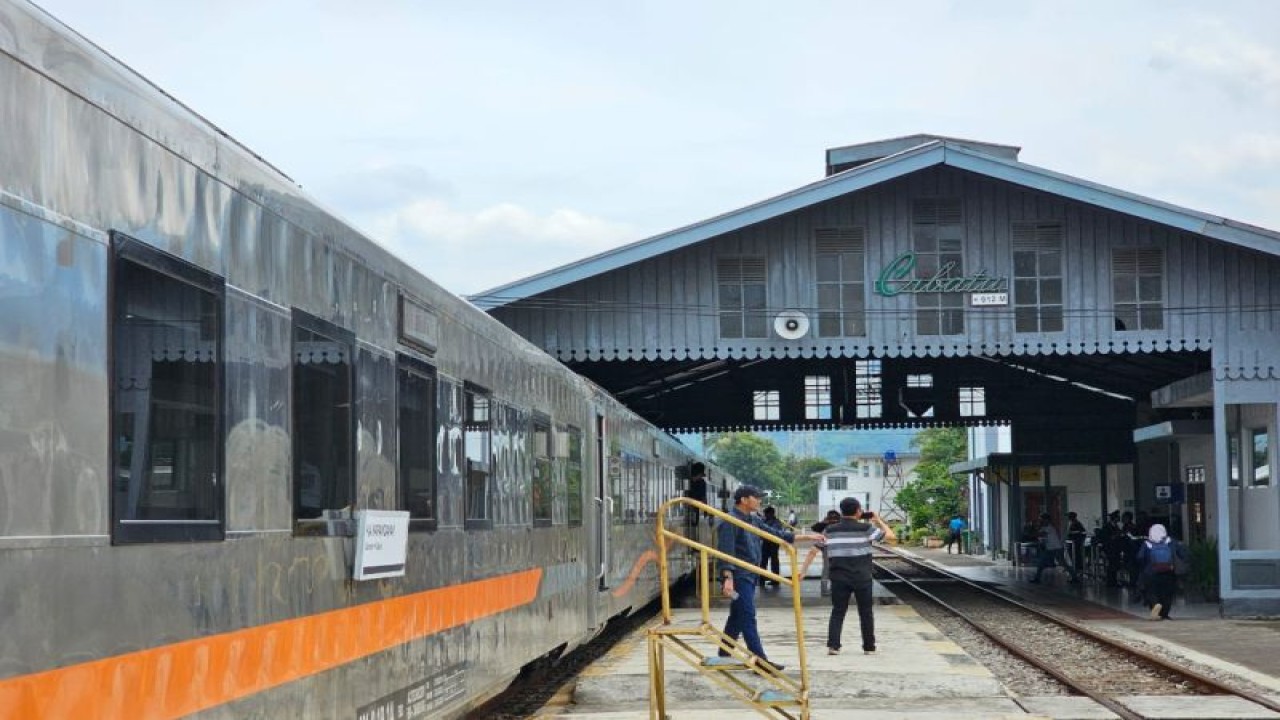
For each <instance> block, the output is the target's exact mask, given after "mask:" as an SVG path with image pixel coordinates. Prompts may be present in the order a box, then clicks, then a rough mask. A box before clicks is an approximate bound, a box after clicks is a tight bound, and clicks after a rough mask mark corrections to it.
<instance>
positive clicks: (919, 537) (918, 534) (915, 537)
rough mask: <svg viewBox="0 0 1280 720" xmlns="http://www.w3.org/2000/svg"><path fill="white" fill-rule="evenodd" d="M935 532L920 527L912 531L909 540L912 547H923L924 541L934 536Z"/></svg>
mask: <svg viewBox="0 0 1280 720" xmlns="http://www.w3.org/2000/svg"><path fill="white" fill-rule="evenodd" d="M933 534H934V533H933V531H932V530H930V529H929V528H927V527H918V528H915V529H914V530H912V531H911V537H909V538H908V540H909V541H910V543H911V544H912V545H923V544H924V539H925V538H927V537H932V536H933Z"/></svg>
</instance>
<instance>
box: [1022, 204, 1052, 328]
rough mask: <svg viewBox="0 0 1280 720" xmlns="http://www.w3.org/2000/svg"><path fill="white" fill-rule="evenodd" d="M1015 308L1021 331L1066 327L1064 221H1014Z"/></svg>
mask: <svg viewBox="0 0 1280 720" xmlns="http://www.w3.org/2000/svg"><path fill="white" fill-rule="evenodd" d="M1013 312H1014V328H1015V329H1016V330H1017V331H1018V332H1061V331H1062V223H1059V222H1028V223H1014V224H1013Z"/></svg>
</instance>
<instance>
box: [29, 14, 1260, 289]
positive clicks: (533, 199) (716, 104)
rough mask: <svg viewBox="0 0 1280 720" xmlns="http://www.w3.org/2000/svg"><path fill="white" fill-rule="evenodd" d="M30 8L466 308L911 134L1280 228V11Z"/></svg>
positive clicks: (764, 195) (808, 177) (802, 179)
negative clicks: (858, 147) (846, 148)
mask: <svg viewBox="0 0 1280 720" xmlns="http://www.w3.org/2000/svg"><path fill="white" fill-rule="evenodd" d="M38 4H39V5H40V6H41V7H43V8H44V9H46V10H47V11H49V12H50V13H51V14H52V15H54V16H55V17H57V18H58V19H60V20H62V21H63V22H65V23H66V24H68V25H69V26H71V27H72V28H73V29H75V30H77V31H78V32H80V33H81V34H83V35H84V36H86V37H87V38H89V39H90V40H91V41H93V42H94V43H96V44H97V45H99V46H101V47H102V48H103V49H105V50H106V51H107V52H109V53H111V54H112V55H114V56H116V57H117V58H119V59H120V60H121V61H123V62H124V63H126V64H127V65H129V66H130V67H132V68H133V69H134V70H136V71H138V72H139V73H141V74H142V75H144V76H145V77H147V78H148V79H150V80H151V81H152V82H154V83H156V84H157V85H158V86H160V87H161V88H163V89H164V90H166V91H167V92H169V93H170V94H171V95H173V96H174V97H176V98H178V99H179V100H181V101H182V102H183V103H185V104H186V105H188V106H189V107H191V108H192V109H193V110H195V111H196V112H197V113H199V114H201V115H202V116H203V117H205V118H207V119H208V120H209V121H210V122H212V123H214V124H215V125H217V126H219V127H220V128H221V129H222V130H224V131H225V132H227V133H228V134H230V135H231V136H232V137H235V138H236V139H237V140H239V141H240V142H242V143H243V144H244V145H246V146H247V147H248V148H250V149H251V150H253V151H254V152H256V153H257V154H259V155H261V156H262V157H263V158H265V159H266V160H267V161H269V162H271V163H272V164H273V165H275V166H276V167H278V168H280V169H281V170H282V171H283V172H285V173H286V174H287V175H289V176H290V177H291V178H292V179H293V180H294V181H295V182H297V183H298V184H299V185H301V186H302V188H303V189H304V190H305V191H306V192H307V193H309V194H310V195H311V196H312V197H313V198H315V199H316V200H318V201H319V202H320V203H321V204H322V205H324V206H325V207H327V208H329V209H331V210H333V211H335V212H336V213H337V214H338V215H340V216H341V217H343V218H344V219H345V220H347V221H348V222H350V223H352V224H354V225H355V226H356V227H358V228H360V229H362V230H363V231H365V232H366V233H367V234H369V235H370V236H371V237H373V238H374V239H375V240H377V241H378V242H380V243H381V244H382V245H384V246H386V247H387V248H389V249H390V250H392V251H393V252H395V253H396V254H398V255H400V256H401V257H402V258H404V259H405V260H407V261H408V262H410V263H411V264H413V265H414V266H416V267H417V268H418V269H419V270H421V271H422V272H423V273H424V274H426V275H427V276H428V277H431V278H432V279H434V280H436V281H437V282H439V283H440V284H442V285H443V286H445V287H446V288H448V289H450V290H452V291H454V292H457V293H460V294H471V293H477V292H480V291H483V290H486V289H489V288H491V287H495V286H497V285H500V284H503V283H506V282H509V281H512V280H516V279H519V278H523V277H526V276H528V275H532V274H535V273H538V272H541V271H544V270H547V269H550V268H553V267H556V266H559V265H562V264H565V263H568V262H572V261H574V260H578V259H581V258H583V257H587V256H589V255H593V254H596V253H599V252H603V251H605V250H608V249H610V248H614V247H617V246H618V245H622V244H625V243H629V242H633V241H636V240H640V239H643V238H646V237H649V236H652V235H655V234H658V233H661V232H665V231H668V230H671V229H674V228H677V227H681V226H683V225H687V224H689V223H693V222H698V221H700V220H704V219H706V218H708V217H711V216H714V215H718V214H720V213H723V212H727V211H730V210H733V209H736V208H739V207H742V206H744V205H747V204H750V203H753V202H756V201H759V200H762V199H765V198H768V197H772V196H774V195H777V194H779V193H782V192H786V191H788V190H791V189H793V188H795V187H797V186H800V185H803V184H806V183H809V182H812V181H814V180H818V179H820V178H821V177H822V176H823V170H824V165H823V163H824V154H823V153H824V150H825V149H826V148H829V147H838V146H842V145H849V144H854V143H860V142H868V141H873V140H879V139H884V138H891V137H897V136H901V135H909V134H913V133H931V134H939V135H949V136H955V137H962V138H970V139H975V140H983V141H988V142H996V143H1003V144H1010V145H1017V146H1020V147H1022V149H1023V150H1022V154H1021V160H1023V161H1024V162H1027V163H1030V164H1033V165H1038V166H1041V167H1045V168H1048V169H1050V170H1054V171H1057V172H1062V173H1066V174H1069V175H1074V176H1077V177H1081V178H1084V179H1087V180H1091V181H1095V182H1100V183H1103V184H1107V185H1111V186H1114V187H1117V188H1120V189H1123V190H1126V191H1130V192H1136V193H1139V194H1143V195H1147V196H1150V197H1153V198H1156V199H1159V200H1163V201H1166V202H1171V203H1174V204H1177V205H1182V206H1186V207H1189V208H1192V209H1196V210H1202V211H1205V212H1211V213H1214V214H1218V215H1222V216H1225V217H1228V218H1231V219H1234V220H1238V221H1242V222H1248V223H1252V224H1255V225H1261V226H1263V227H1266V228H1269V229H1272V230H1280V2H1270V1H1269V0H1255V1H1253V2H1246V1H1243V0H1217V1H1216V2H1213V3H1204V2H1192V1H1189V0H1159V1H1157V0H1133V1H1131V2H1122V3H1117V2H1114V1H1113V0H1097V1H1093V0H1090V1H1079V2H1072V3H1062V2H1033V1H1032V0H989V1H986V2H965V1H963V0H952V1H943V0H935V1H929V2H907V1H905V0H901V1H900V0H893V1H890V2H870V1H867V2H856V1H853V0H833V1H831V2H819V1H808V2H806V1H800V2H793V3H780V2H772V3H766V2H757V1H753V0H728V1H721V0H705V1H702V2H697V1H691V0H679V1H678V2H677V1H670V2H668V1H665V0H664V1H660V2H659V1H646V0H626V1H618V2H599V1H589V0H576V1H573V2H570V1H569V0H538V1H537V2H529V1H528V0H501V1H493V2H488V1H485V0H465V1H457V2H443V1H434V0H395V1H393V0H362V1H361V2H349V1H347V0H343V1H341V2H339V1H338V0H312V1H310V2H303V1H302V0H111V2H104V1H103V0H40V2H39V3H38Z"/></svg>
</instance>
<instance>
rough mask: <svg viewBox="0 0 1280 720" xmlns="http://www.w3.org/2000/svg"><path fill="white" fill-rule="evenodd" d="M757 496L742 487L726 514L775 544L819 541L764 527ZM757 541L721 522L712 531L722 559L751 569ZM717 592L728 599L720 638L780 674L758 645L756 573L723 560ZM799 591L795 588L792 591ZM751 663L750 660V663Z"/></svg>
mask: <svg viewBox="0 0 1280 720" xmlns="http://www.w3.org/2000/svg"><path fill="white" fill-rule="evenodd" d="M760 496H761V492H760V490H759V489H758V488H755V487H752V486H750V485H743V486H741V487H739V488H738V489H737V490H735V491H734V492H733V509H732V510H730V511H729V513H730V514H731V515H732V516H733V517H734V518H737V519H738V520H740V521H742V522H744V523H746V524H748V525H751V526H753V527H756V528H759V529H761V530H763V531H765V532H767V533H770V534H773V535H775V536H777V537H778V539H779V541H781V542H787V543H793V542H795V541H796V540H821V539H822V536H821V535H809V534H800V535H796V534H794V533H792V532H790V531H788V530H785V529H783V528H774V527H766V526H765V525H764V521H762V520H761V519H760V518H759V516H757V515H756V512H757V511H758V510H759V509H760ZM761 542H762V540H761V538H760V536H759V535H756V534H755V533H753V532H750V531H749V530H745V529H743V528H741V527H738V526H737V525H735V524H734V523H731V522H727V521H721V522H720V525H719V527H717V528H716V549H717V550H719V551H720V552H722V553H724V554H725V555H731V556H733V557H735V558H737V559H738V560H741V561H743V562H745V563H747V564H748V565H750V566H751V567H753V568H757V567H759V566H760V556H761V550H760V545H761ZM716 572H717V574H718V575H719V577H720V582H721V588H720V589H721V591H722V592H723V593H724V594H725V596H726V597H729V598H732V599H733V602H732V603H731V604H730V605H729V619H728V620H727V621H726V622H725V624H724V634H725V635H728V636H729V637H731V638H733V639H734V640H737V639H738V638H739V637H741V638H742V639H743V640H745V641H746V643H747V649H748V650H750V651H751V652H752V654H754V655H755V656H756V658H758V659H759V660H763V661H764V665H763V667H764V668H765V669H766V670H769V669H772V670H776V671H781V670H782V668H783V666H782V665H778V664H777V663H770V662H769V658H768V656H767V655H765V652H764V645H763V644H761V642H760V631H759V629H758V628H757V627H756V583H757V576H756V573H754V572H752V571H751V570H748V569H746V568H743V567H740V566H738V565H735V564H733V563H731V562H727V561H725V560H720V562H719V563H718V564H717V570H716ZM796 591H797V592H798V591H799V588H796ZM720 655H721V656H722V657H727V656H728V655H729V653H728V651H726V650H723V649H721V650H720ZM754 661H755V660H754V659H753V662H754Z"/></svg>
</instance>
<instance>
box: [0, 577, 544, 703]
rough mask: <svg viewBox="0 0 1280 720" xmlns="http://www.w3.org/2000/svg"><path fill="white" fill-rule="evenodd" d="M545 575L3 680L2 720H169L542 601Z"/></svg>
mask: <svg viewBox="0 0 1280 720" xmlns="http://www.w3.org/2000/svg"><path fill="white" fill-rule="evenodd" d="M541 579H542V570H541V569H540V568H534V569H531V570H525V571H522V572H518V573H512V574H510V575H503V576H501V577H496V578H490V579H487V580H478V581H476V582H470V583H464V584H462V585H454V586H451V587H446V588H439V589H436V590H427V591H424V592H420V593H414V594H412V595H406V596H404V597H398V598H391V599H388V600H380V601H377V602H371V603H366V604H363V605H358V606H355V607H350V608H343V609H341V610H332V611H329V612H324V613H319V614H317V615H308V616H306V617H300V618H294V619H292V620H283V621H281V622H276V623H271V624H269V625H260V626H258V627H252V628H246V629H244V630H237V631H234V632H229V633H222V634H219V635H212V636H209V637H203V638H199V639H196V640H186V641H183V642H179V643H174V644H172V645H162V646H160V647H156V648H151V649H149V650H140V651H138V652H133V653H128V654H125V655H117V656H114V657H109V658H104V659H102V660H95V661H92V662H87V663H81V664H78V665H71V666H69V667H65V668H59V669H57V670H48V671H45V672H41V673H35V674H32V675H20V676H18V677H12V678H7V679H4V680H0V718H23V719H24V720H28V719H30V720H36V719H38V718H101V719H102V720H116V719H117V718H118V719H119V720H135V719H139V720H141V719H145V720H168V719H169V718H180V717H182V716H184V715H189V714H191V713H194V712H198V711H200V710H206V709H208V708H212V707H216V706H218V705H222V704H224V703H228V702H231V701H233V700H237V699H239V698H242V697H246V696H248V695H252V694H254V693H257V692H262V691H263V690H267V689H270V688H273V687H276V686H279V685H283V684H285V683H287V682H290V681H292V680H297V679H298V678H302V677H306V676H308V675H314V674H316V673H319V672H324V671H325V670H330V669H332V668H335V667H338V666H339V665H343V664H345V663H349V662H351V661H353V660H358V659H360V658H362V657H366V656H368V655H372V654H374V653H377V652H381V651H383V650H387V649H389V648H393V647H395V646H397V645H400V644H403V643H405V642H408V641H410V640H414V639H416V638H420V637H424V636H427V635H431V634H434V633H438V632H441V631H443V630H448V629H450V628H454V627H458V626H460V625H465V624H466V623H469V622H471V621H473V620H477V619H479V618H483V617H487V616H490V615H496V614H497V613H500V612H504V611H506V610H511V609H513V608H516V607H520V606H521V605H527V604H528V603H530V602H532V601H533V599H534V597H535V596H536V595H537V592H538V583H539V582H541Z"/></svg>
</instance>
